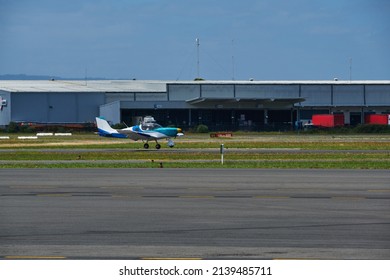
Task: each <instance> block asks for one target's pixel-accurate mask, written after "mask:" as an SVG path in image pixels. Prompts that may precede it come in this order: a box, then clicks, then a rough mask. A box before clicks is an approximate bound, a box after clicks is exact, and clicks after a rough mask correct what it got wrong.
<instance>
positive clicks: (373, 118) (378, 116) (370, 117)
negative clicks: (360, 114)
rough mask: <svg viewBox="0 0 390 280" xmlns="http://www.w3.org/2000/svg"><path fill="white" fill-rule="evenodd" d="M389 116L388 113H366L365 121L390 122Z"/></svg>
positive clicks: (374, 122)
mask: <svg viewBox="0 0 390 280" xmlns="http://www.w3.org/2000/svg"><path fill="white" fill-rule="evenodd" d="M389 116H390V115H387V114H373V115H366V117H365V118H364V122H365V123H366V124H390V123H389Z"/></svg>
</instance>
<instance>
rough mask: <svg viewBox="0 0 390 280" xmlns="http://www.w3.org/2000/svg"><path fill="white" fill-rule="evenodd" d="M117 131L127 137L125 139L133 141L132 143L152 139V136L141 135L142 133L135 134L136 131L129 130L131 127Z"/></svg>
mask: <svg viewBox="0 0 390 280" xmlns="http://www.w3.org/2000/svg"><path fill="white" fill-rule="evenodd" d="M119 131H120V133H122V134H125V135H127V137H128V138H129V139H131V140H134V141H137V140H150V139H154V137H152V136H151V135H149V134H146V133H142V132H137V131H133V130H132V129H131V127H128V128H124V129H121V130H119Z"/></svg>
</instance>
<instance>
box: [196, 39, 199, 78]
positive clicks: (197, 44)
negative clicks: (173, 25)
mask: <svg viewBox="0 0 390 280" xmlns="http://www.w3.org/2000/svg"><path fill="white" fill-rule="evenodd" d="M199 45H200V44H199V38H196V52H197V58H198V61H197V74H198V76H197V78H200V75H199Z"/></svg>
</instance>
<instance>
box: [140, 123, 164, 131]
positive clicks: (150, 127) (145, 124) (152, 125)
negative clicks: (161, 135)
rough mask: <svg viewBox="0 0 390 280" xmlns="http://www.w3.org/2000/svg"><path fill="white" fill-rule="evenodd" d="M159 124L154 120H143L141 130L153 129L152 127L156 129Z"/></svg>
mask: <svg viewBox="0 0 390 280" xmlns="http://www.w3.org/2000/svg"><path fill="white" fill-rule="evenodd" d="M160 127H161V125H159V124H158V123H156V122H146V123H145V122H144V123H142V125H141V129H142V130H153V129H157V128H160Z"/></svg>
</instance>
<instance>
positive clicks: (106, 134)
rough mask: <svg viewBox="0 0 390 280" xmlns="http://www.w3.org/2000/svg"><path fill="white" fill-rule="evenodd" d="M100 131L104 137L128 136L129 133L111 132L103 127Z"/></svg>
mask: <svg viewBox="0 0 390 280" xmlns="http://www.w3.org/2000/svg"><path fill="white" fill-rule="evenodd" d="M98 130H99V132H98V134H99V136H103V137H113V138H127V135H125V134H121V133H109V132H107V131H105V130H103V129H100V128H99V129H98Z"/></svg>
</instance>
